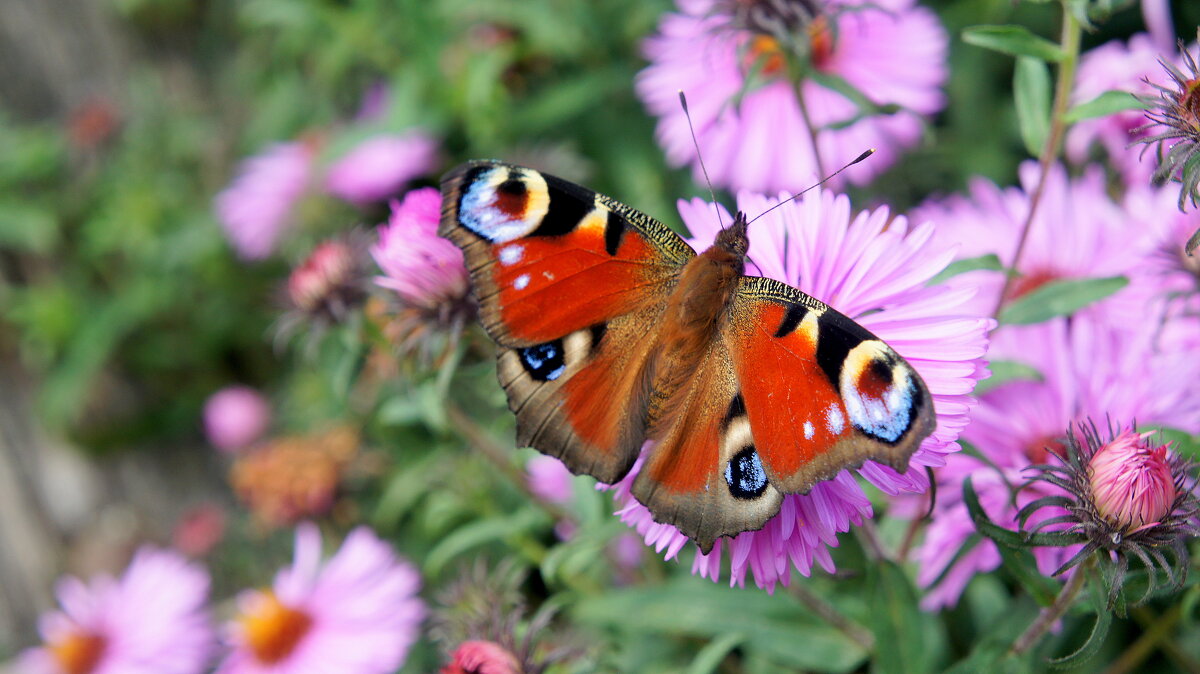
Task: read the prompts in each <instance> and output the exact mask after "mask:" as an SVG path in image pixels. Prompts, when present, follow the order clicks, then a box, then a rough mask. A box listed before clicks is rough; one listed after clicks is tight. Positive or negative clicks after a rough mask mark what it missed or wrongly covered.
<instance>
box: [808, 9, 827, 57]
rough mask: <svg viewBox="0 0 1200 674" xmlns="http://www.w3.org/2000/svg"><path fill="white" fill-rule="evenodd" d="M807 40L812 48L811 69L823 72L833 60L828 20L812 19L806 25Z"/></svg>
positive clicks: (819, 17)
mask: <svg viewBox="0 0 1200 674" xmlns="http://www.w3.org/2000/svg"><path fill="white" fill-rule="evenodd" d="M808 40H809V44H810V45H811V48H812V52H811V54H812V64H813V67H814V68H816V69H817V70H824V69H825V67H826V66H828V65H829V62H830V61H831V60H832V59H833V31H832V30H831V29H830V28H829V20H828V19H826V18H825V17H823V16H818V17H817V18H816V19H813V22H812V23H810V24H808Z"/></svg>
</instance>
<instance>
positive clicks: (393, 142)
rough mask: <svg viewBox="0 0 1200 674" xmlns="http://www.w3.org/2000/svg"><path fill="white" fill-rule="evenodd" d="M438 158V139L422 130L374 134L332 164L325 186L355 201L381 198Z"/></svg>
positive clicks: (396, 192) (391, 194) (429, 167)
mask: <svg viewBox="0 0 1200 674" xmlns="http://www.w3.org/2000/svg"><path fill="white" fill-rule="evenodd" d="M436 159H437V142H436V141H434V140H433V138H430V137H429V136H427V135H425V134H424V133H422V132H420V131H408V132H406V133H402V134H380V135H377V136H371V137H370V138H368V139H366V140H364V141H363V142H361V143H359V144H358V145H356V146H355V147H354V148H353V149H351V150H350V151H349V152H347V153H346V154H345V155H344V156H343V157H342V158H341V159H338V160H337V161H335V162H334V163H333V165H332V166H330V167H329V172H328V174H327V175H326V176H325V187H326V188H327V189H328V190H329V191H330V192H331V193H333V194H334V195H335V196H337V197H340V198H342V199H345V200H346V201H350V202H352V203H356V204H366V203H370V202H372V201H382V200H384V199H388V198H392V197H395V196H398V195H399V192H400V189H401V188H402V187H404V184H405V183H407V182H408V181H410V180H412V179H413V178H416V177H419V176H422V175H425V174H426V173H428V172H429V171H430V170H432V169H433V167H434V163H435V161H436Z"/></svg>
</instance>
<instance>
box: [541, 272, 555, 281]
mask: <svg viewBox="0 0 1200 674" xmlns="http://www.w3.org/2000/svg"><path fill="white" fill-rule="evenodd" d="M542 276H545V277H546V280H547V281H553V280H554V274H551V273H550V272H548V271H544V272H542Z"/></svg>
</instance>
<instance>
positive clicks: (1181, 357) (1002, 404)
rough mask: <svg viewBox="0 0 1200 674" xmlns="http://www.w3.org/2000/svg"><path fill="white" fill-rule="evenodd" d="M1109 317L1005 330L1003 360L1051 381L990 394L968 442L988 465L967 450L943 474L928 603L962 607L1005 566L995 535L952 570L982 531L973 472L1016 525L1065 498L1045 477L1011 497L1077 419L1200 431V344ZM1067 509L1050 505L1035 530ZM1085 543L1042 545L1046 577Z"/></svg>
mask: <svg viewBox="0 0 1200 674" xmlns="http://www.w3.org/2000/svg"><path fill="white" fill-rule="evenodd" d="M1101 317H1102V316H1101V314H1100V312H1098V311H1087V312H1081V313H1079V314H1077V315H1076V316H1074V317H1073V318H1072V320H1071V322H1070V328H1069V329H1068V323H1067V322H1066V321H1065V320H1063V319H1057V320H1054V321H1051V322H1048V323H1042V324H1037V325H1032V326H1017V327H1014V326H1010V327H1005V328H1002V329H1001V330H998V331H997V332H996V333H994V334H993V335H992V348H991V350H990V351H989V356H990V357H991V358H992V359H993V360H1013V361H1017V362H1020V363H1024V364H1026V365H1029V366H1031V367H1033V368H1034V369H1036V370H1037V371H1038V372H1040V373H1041V375H1042V377H1043V381H1015V382H1011V383H1008V384H1005V385H1003V386H1001V387H1000V388H998V389H996V390H994V391H991V392H989V393H987V394H985V395H984V396H982V398H981V400H980V405H979V407H978V408H976V409H975V411H974V413H973V414H972V421H971V425H970V426H968V427H967V428H966V430H965V431H964V432H963V438H964V439H965V440H967V441H968V442H970V443H971V444H972V445H973V446H974V447H975V448H976V449H977V450H978V451H979V452H980V453H981V454H982V455H983V456H984V457H986V461H981V460H979V459H976V458H973V457H970V456H966V455H957V456H954V457H951V458H950V460H949V461H947V465H946V467H945V468H942V469H941V470H939V471H938V484H939V485H940V487H939V489H938V505H937V509H936V510H935V512H934V517H933V522H932V523H931V525H930V526H929V529H928V531H927V532H926V536H925V541H924V543H923V544H922V547H921V550H920V552H919V558H920V562H921V564H920V571H919V573H918V575H917V580H918V582H920V583H921V584H922V585H927V586H928V585H932V584H933V583H934V581H938V579H939V577H941V576H943V575H944V577H943V578H941V580H940V581H939V582H937V584H936V585H934V586H933V588H932V590H930V591H929V592H928V593H927V594H926V596H925V599H924V600H923V602H922V604H923V606H925V608H928V609H934V608H938V607H942V606H949V605H952V604H954V603H955V602H956V601H957V600H958V597H959V595H960V594H961V593H962V590H963V588H965V587H966V585H967V583H968V582H969V581H970V580H971V578H973V577H974V576H975V574H976V573H986V572H988V571H991V570H993V569H995V568H996V567H997V566H999V564H1000V556H999V553H998V552H997V550H996V548H995V545H994V544H993V543H991V542H990V541H988V540H986V539H985V540H983V541H981V542H980V543H978V544H976V546H975V547H974V548H972V550H971V551H970V552H969V553H967V554H966V555H965V556H964V557H962V558H960V559H959V561H958V562H957V563H955V564H954V565H953V566H952V567H950V568H948V566H949V565H950V563H951V561H953V559H954V556H955V555H956V554H957V553H958V551H959V550H960V549H961V548H962V546H963V545H964V544H965V543H966V541H967V539H968V538H970V537H971V535H972V534H974V533H975V527H974V525H973V524H972V523H971V519H970V517H969V516H968V514H967V511H966V507H965V505H964V503H963V501H962V483H963V481H964V480H965V479H966V478H967V477H970V478H971V480H972V483H973V485H974V487H975V490H976V492H977V493H978V495H979V499H980V503H981V505H982V506H983V509H984V511H985V512H986V513H987V514H988V516H989V517H990V518H991V519H992V521H994V522H995V523H997V524H999V525H1000V526H1002V527H1006V528H1010V529H1016V528H1017V526H1016V525H1017V521H1016V514H1017V510H1018V509H1019V508H1020V507H1022V506H1024V505H1025V504H1027V503H1029V502H1030V501H1033V500H1034V499H1036V498H1040V497H1042V496H1050V495H1061V492H1060V491H1057V490H1056V488H1055V487H1053V486H1052V485H1050V484H1048V483H1045V482H1036V483H1034V484H1033V485H1031V487H1030V488H1027V489H1023V490H1021V491H1020V492H1019V493H1018V494H1017V500H1016V503H1015V504H1014V503H1013V502H1012V498H1011V495H1012V491H1013V489H1014V488H1016V487H1017V486H1020V485H1021V484H1023V483H1024V482H1025V481H1026V480H1027V479H1028V478H1029V477H1030V475H1029V474H1028V473H1027V472H1026V469H1027V468H1028V467H1029V466H1030V464H1035V463H1053V461H1052V459H1051V457H1050V456H1049V452H1048V450H1054V451H1055V452H1056V453H1060V454H1061V453H1062V451H1063V449H1064V448H1065V446H1066V443H1065V442H1064V436H1065V434H1066V429H1067V427H1068V426H1069V425H1072V424H1074V425H1076V426H1078V425H1079V424H1080V423H1081V422H1083V421H1084V420H1086V419H1088V418H1091V419H1105V418H1111V419H1113V420H1115V421H1120V420H1132V419H1137V420H1138V421H1139V422H1143V423H1145V422H1149V423H1163V424H1166V425H1169V426H1174V427H1177V428H1181V429H1183V430H1187V431H1189V432H1195V431H1197V430H1200V384H1197V382H1200V361H1197V359H1196V358H1195V357H1194V347H1192V348H1191V349H1189V348H1188V347H1184V346H1183V345H1177V346H1173V347H1170V348H1163V346H1162V345H1160V344H1156V336H1155V335H1154V334H1153V332H1152V331H1150V330H1130V329H1121V328H1117V327H1114V326H1112V325H1111V324H1109V323H1108V322H1106V321H1103V320H1100V318H1101ZM1061 514H1063V511H1060V510H1056V509H1053V508H1042V509H1041V511H1040V512H1039V514H1038V516H1037V517H1035V518H1034V519H1033V520H1032V521H1031V526H1033V525H1036V524H1037V523H1038V522H1040V521H1042V520H1043V519H1046V518H1049V517H1053V516H1057V515H1061ZM1078 549H1079V546H1074V547H1068V548H1047V547H1042V548H1035V549H1034V556H1035V557H1036V558H1037V562H1038V568H1039V569H1040V570H1041V571H1042V573H1044V574H1050V573H1052V572H1054V571H1055V570H1056V569H1058V568H1059V567H1060V566H1061V565H1062V564H1063V562H1065V561H1066V560H1067V559H1068V558H1070V557H1071V555H1073V554H1074V553H1075V552H1077V551H1078Z"/></svg>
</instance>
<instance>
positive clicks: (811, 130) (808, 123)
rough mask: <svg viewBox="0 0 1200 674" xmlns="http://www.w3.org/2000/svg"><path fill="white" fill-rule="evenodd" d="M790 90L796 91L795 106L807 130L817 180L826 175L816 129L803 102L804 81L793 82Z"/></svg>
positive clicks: (806, 105)
mask: <svg viewBox="0 0 1200 674" xmlns="http://www.w3.org/2000/svg"><path fill="white" fill-rule="evenodd" d="M792 88H793V89H795V90H796V104H797V105H799V106H800V116H801V117H803V118H804V127H805V128H807V129H808V137H809V139H811V141H812V152H813V159H814V160H815V161H816V163H817V179H818V180H819V179H821V178H823V177H825V175H826V173H825V164H824V163H823V162H822V161H821V150H820V146H818V145H817V135H818V134H817V127H816V125H815V124H813V121H812V117H810V116H809V114H808V104H806V103H805V102H804V80H799V81H797V82H795V83H794V84H793V86H792Z"/></svg>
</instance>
